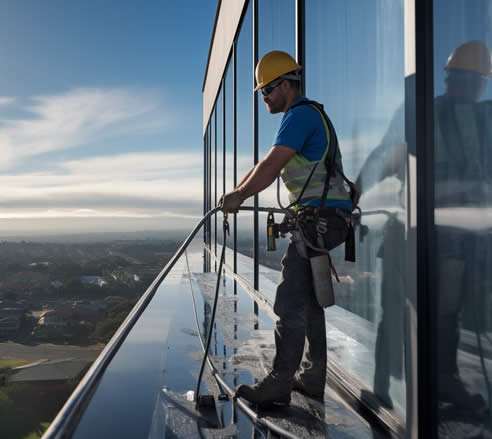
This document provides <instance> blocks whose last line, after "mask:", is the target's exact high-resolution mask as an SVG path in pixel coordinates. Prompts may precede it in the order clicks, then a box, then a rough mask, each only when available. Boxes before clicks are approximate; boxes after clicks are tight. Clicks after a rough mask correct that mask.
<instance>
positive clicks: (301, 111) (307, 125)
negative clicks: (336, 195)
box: [273, 96, 352, 211]
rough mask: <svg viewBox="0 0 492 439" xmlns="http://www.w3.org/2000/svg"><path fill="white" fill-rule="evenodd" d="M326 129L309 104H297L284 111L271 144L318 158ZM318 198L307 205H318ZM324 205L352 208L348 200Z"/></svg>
mask: <svg viewBox="0 0 492 439" xmlns="http://www.w3.org/2000/svg"><path fill="white" fill-rule="evenodd" d="M307 100H309V99H308V98H306V97H305V96H301V97H299V98H297V99H295V100H294V101H292V104H291V107H292V106H294V105H295V104H297V103H299V102H301V101H307ZM326 142H327V138H326V129H325V125H324V123H323V119H322V116H321V115H320V114H319V113H318V111H317V110H316V109H314V108H313V107H311V106H310V105H299V106H298V107H296V108H290V109H289V110H287V111H286V112H285V113H284V116H283V117H282V121H281V122H280V127H279V129H278V131H277V135H276V137H275V141H274V142H273V146H279V145H282V146H288V147H289V148H293V149H295V150H296V151H297V152H298V153H299V154H301V155H303V156H304V157H306V158H307V159H308V160H310V161H316V160H320V159H321V157H323V154H324V152H325V149H326ZM319 204H320V200H314V201H310V202H309V203H307V205H308V206H319ZM325 206H333V207H342V208H344V209H347V210H349V211H351V210H352V202H351V201H350V200H330V199H327V200H326V203H325Z"/></svg>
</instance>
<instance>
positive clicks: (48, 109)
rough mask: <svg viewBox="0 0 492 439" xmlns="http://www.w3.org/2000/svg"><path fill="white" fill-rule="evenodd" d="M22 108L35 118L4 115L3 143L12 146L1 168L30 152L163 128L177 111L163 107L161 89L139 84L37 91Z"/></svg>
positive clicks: (0, 144)
mask: <svg viewBox="0 0 492 439" xmlns="http://www.w3.org/2000/svg"><path fill="white" fill-rule="evenodd" d="M3 99H13V98H3ZM0 102H1V101H0ZM6 102H7V101H6ZM24 110H25V111H27V112H29V113H31V114H32V115H33V118H32V119H18V120H3V121H2V125H1V128H0V149H1V150H2V151H4V150H7V151H8V152H9V154H7V155H6V156H5V155H3V154H2V156H0V166H1V167H3V168H6V167H7V166H8V165H9V164H11V163H12V162H13V161H15V160H19V159H22V158H24V157H28V156H35V155H39V154H43V153H47V152H50V151H56V150H62V149H69V148H73V147H76V146H79V145H82V144H88V143H91V142H94V141H96V140H97V141H101V140H102V139H105V138H108V137H112V136H117V135H121V134H126V133H138V132H149V131H151V130H159V129H160V130H162V129H164V128H165V127H167V126H168V125H169V124H170V123H171V119H172V117H173V116H172V114H173V113H172V112H170V111H169V112H168V111H166V110H165V109H164V108H163V99H162V96H161V93H159V92H158V91H155V90H138V89H97V88H79V89H73V90H70V91H68V92H66V93H63V94H58V95H52V96H38V97H33V98H32V102H31V104H30V105H28V106H27V107H25V108H24Z"/></svg>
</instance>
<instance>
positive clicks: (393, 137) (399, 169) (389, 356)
mask: <svg viewBox="0 0 492 439" xmlns="http://www.w3.org/2000/svg"><path fill="white" fill-rule="evenodd" d="M404 123H405V117H404V107H403V106H400V108H399V109H398V110H397V112H396V114H395V115H394V117H393V119H392V121H391V124H390V126H389V128H388V130H387V132H386V133H385V135H384V137H383V139H382V141H381V143H380V144H379V145H378V146H377V147H376V148H375V149H374V150H373V151H372V152H371V153H370V154H369V157H368V158H367V159H366V161H365V163H364V165H363V166H362V168H361V171H360V173H359V176H358V178H357V181H356V186H357V188H358V190H359V192H360V193H361V194H362V196H364V195H365V194H367V192H368V191H369V190H370V189H371V188H373V187H374V186H375V185H376V184H378V183H380V182H382V181H383V180H385V179H391V180H388V185H386V187H391V189H392V190H391V193H392V197H391V196H390V195H389V193H388V192H389V191H387V190H383V191H382V192H383V198H384V205H385V207H386V208H387V211H386V212H385V213H384V211H382V213H381V214H379V215H378V216H379V217H380V218H381V217H382V216H384V221H385V223H384V226H383V229H382V233H383V236H382V242H381V244H380V245H379V247H378V251H377V257H378V258H380V259H381V260H382V268H381V270H382V273H381V310H382V314H381V320H380V321H379V325H378V330H377V337H376V348H375V363H376V364H375V371H374V383H373V386H374V393H375V394H376V395H377V397H378V399H379V401H380V402H381V403H382V404H383V405H384V406H386V407H393V401H392V400H391V397H390V394H389V389H390V376H392V377H394V378H397V379H401V378H402V376H403V340H404V321H405V320H404V306H405V295H406V294H405V286H406V279H405V277H406V275H405V273H406V260H405V225H404V219H403V218H402V217H403V213H404V202H405V197H404V194H405V163H406V154H407V146H406V144H405V141H404V134H405V126H404ZM374 190H375V191H378V189H377V188H374ZM376 196H377V194H376ZM371 207H372V208H378V209H379V210H381V209H380V207H381V206H379V205H377V206H373V205H371ZM365 245H369V244H368V241H367V240H366V241H365Z"/></svg>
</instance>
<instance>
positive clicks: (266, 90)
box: [261, 78, 285, 96]
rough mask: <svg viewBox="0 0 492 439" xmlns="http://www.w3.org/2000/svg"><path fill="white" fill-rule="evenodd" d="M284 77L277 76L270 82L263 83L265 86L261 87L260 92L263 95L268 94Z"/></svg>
mask: <svg viewBox="0 0 492 439" xmlns="http://www.w3.org/2000/svg"><path fill="white" fill-rule="evenodd" d="M284 79H285V78H279V79H276V80H275V81H272V82H270V84H268V85H265V87H263V88H262V89H261V94H262V95H263V96H268V95H269V94H270V93H271V92H272V91H273V89H274V88H275V87H277V86H278V85H280V84H281V82H282V81H283V80H284Z"/></svg>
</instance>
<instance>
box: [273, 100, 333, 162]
mask: <svg viewBox="0 0 492 439" xmlns="http://www.w3.org/2000/svg"><path fill="white" fill-rule="evenodd" d="M307 100H308V98H306V97H304V96H302V97H300V98H297V99H295V100H294V101H293V102H292V104H291V107H292V106H293V105H295V104H297V103H299V102H301V101H307ZM277 145H283V146H288V147H290V148H294V149H295V150H296V151H297V152H298V153H300V154H302V155H303V156H304V157H306V158H307V159H308V160H310V161H315V160H320V159H321V157H323V154H324V152H325V149H326V130H325V126H324V124H323V120H322V119H321V116H320V114H319V113H318V112H317V111H316V110H315V109H314V108H313V107H311V106H310V105H300V106H298V107H296V108H291V109H289V110H287V111H286V112H285V113H284V116H283V117H282V122H280V127H279V129H278V131H277V136H276V137H275V141H274V142H273V146H277Z"/></svg>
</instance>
